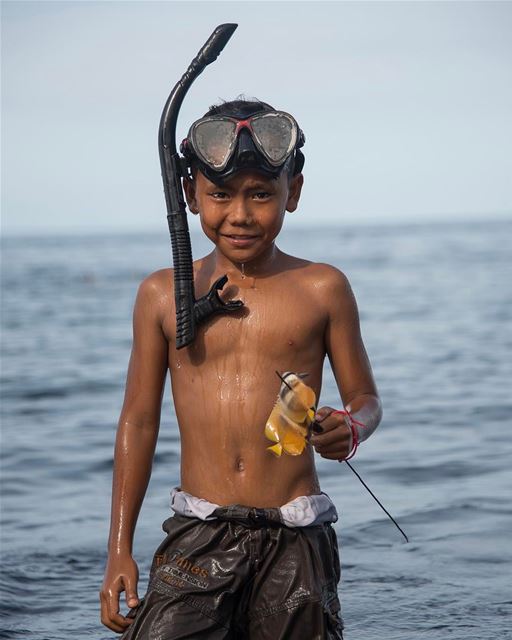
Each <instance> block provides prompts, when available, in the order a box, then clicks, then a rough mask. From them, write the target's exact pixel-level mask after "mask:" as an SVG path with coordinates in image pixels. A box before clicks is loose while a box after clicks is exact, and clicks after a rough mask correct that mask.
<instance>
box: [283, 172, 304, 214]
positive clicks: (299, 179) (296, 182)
mask: <svg viewBox="0 0 512 640" xmlns="http://www.w3.org/2000/svg"><path fill="white" fill-rule="evenodd" d="M303 184H304V176H303V175H302V173H299V174H297V175H296V176H293V178H292V179H291V180H290V184H289V187H288V200H287V201H286V211H289V212H290V213H292V212H293V211H295V209H296V208H297V206H298V204H299V200H300V193H301V191H302V185H303Z"/></svg>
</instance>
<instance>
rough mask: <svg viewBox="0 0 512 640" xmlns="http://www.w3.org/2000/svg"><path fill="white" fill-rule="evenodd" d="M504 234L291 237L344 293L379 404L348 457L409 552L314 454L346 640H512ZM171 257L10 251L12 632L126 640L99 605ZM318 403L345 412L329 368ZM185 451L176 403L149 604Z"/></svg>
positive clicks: (151, 520) (143, 557)
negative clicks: (127, 410)
mask: <svg viewBox="0 0 512 640" xmlns="http://www.w3.org/2000/svg"><path fill="white" fill-rule="evenodd" d="M511 237H512V223H510V222H487V221H481V222H480V223H471V224H437V225H426V224H425V225H410V226H405V225H396V226H382V227H339V228H333V229H323V230H314V229H307V230H304V229H294V228H293V225H292V224H289V225H288V229H286V230H285V231H284V232H283V235H282V238H281V242H280V245H281V248H282V249H283V250H285V251H289V252H291V253H296V254H297V255H300V256H304V257H308V258H310V259H311V260H316V261H324V262H328V263H331V264H334V265H336V266H338V267H340V268H341V269H342V270H343V271H344V272H345V273H346V274H347V275H348V277H349V279H350V281H351V283H352V286H353V289H354V292H355V294H356V297H357V300H358V303H359V309H360V316H361V327H362V332H363V337H364V340H365V344H366V347H367V350H368V353H369V355H370V359H371V362H372V365H373V370H374V374H375V378H376V380H377V383H378V387H379V390H380V393H381V395H382V399H383V404H384V409H385V417H384V420H383V423H382V425H381V426H380V427H379V429H378V431H377V432H376V433H375V435H374V436H373V437H372V438H371V439H370V440H369V441H368V442H366V443H364V444H363V445H362V446H361V447H360V449H359V452H358V454H357V457H356V458H355V459H354V460H353V463H354V467H355V468H356V469H357V470H358V472H359V473H361V474H362V475H363V477H364V478H365V480H366V481H367V482H368V483H369V485H370V486H371V488H372V489H373V490H374V492H375V493H376V494H377V495H378V496H379V498H380V499H381V500H382V501H383V502H384V504H385V505H386V507H387V508H388V509H389V510H390V511H391V512H392V514H393V515H394V516H395V518H396V519H397V520H398V521H399V523H400V525H401V526H402V527H403V528H404V529H405V531H406V533H407V534H408V536H409V539H410V542H409V543H408V544H406V543H405V542H404V540H403V539H402V537H401V535H400V533H399V532H398V531H397V529H396V528H395V527H394V526H393V525H392V523H391V522H390V521H389V520H388V519H387V518H386V516H385V515H384V514H383V513H382V511H380V509H379V508H378V506H377V505H376V504H375V502H374V501H373V500H372V498H371V497H370V496H369V495H368V494H367V493H366V491H365V490H364V488H363V487H362V486H361V485H360V483H359V482H358V480H357V479H356V478H355V476H354V475H353V474H352V473H351V471H350V469H349V468H348V467H347V466H346V465H344V464H339V463H337V462H332V461H328V460H323V459H321V458H318V468H319V474H320V479H321V483H322V488H323V489H324V491H326V492H327V493H329V494H330V495H331V496H332V498H333V499H334V501H335V503H336V505H337V507H338V509H339V512H340V520H339V521H338V523H337V524H336V531H337V533H338V536H339V540H340V546H341V555H342V566H343V569H342V573H343V575H342V583H341V585H340V595H341V600H342V604H343V616H344V619H345V624H346V638H347V640H377V639H384V640H411V639H414V638H429V639H432V640H438V639H439V640H441V639H445V638H450V639H453V640H459V639H460V640H462V639H464V640H470V639H474V640H477V639H478V640H485V639H489V640H490V639H493V640H495V639H503V638H512V632H511V628H512V618H511V611H512V578H511V565H510V559H511V551H510V548H511V539H512V515H511V498H512V480H511V479H512V471H511V460H512V457H511V454H512V444H511V434H512V424H511V422H512V420H511V418H512V399H511V389H512V384H511V382H512V356H511V347H512V333H511V327H512V286H511V283H512V265H511V260H510V258H511V252H510V239H511ZM205 250H208V247H207V246H206V245H205V241H204V240H202V239H201V238H194V254H195V255H196V256H199V255H201V254H202V253H203V252H204V251H205ZM169 263H170V250H169V246H168V240H167V238H166V234H165V232H164V231H162V233H161V234H159V235H158V234H157V235H133V236H120V235H117V236H114V235H112V236H101V237H100V236H89V237H69V238H12V239H5V240H4V242H3V269H2V289H3V293H2V326H3V329H2V360H1V365H2V372H1V373H2V454H1V455H2V458H1V465H2V466H1V473H2V560H3V569H2V583H3V584H2V586H3V593H2V595H1V601H0V605H1V608H2V616H3V618H2V621H1V623H0V626H1V628H2V631H1V632H0V637H2V638H13V639H15V638H23V639H24V640H69V639H70V638H80V639H82V638H95V639H96V640H100V639H102V640H103V639H107V638H113V637H115V634H113V633H110V632H109V631H108V630H106V629H105V628H103V627H102V626H101V624H100V621H99V604H98V591H99V588H100V584H101V581H102V573H103V568H104V563H105V557H106V541H107V535H108V520H109V510H110V487H111V473H112V449H113V442H114V435H115V425H116V421H117V417H118V414H119V410H120V408H121V404H122V400H123V390H124V382H125V376H126V366H127V363H128V357H129V352H130V344H131V310H132V306H133V301H134V296H135V293H136V290H137V285H138V283H139V282H140V281H141V280H142V279H143V278H144V277H145V276H146V275H147V274H148V273H150V272H151V271H152V270H154V269H157V268H160V267H165V266H167V265H168V264H169ZM304 304H305V305H307V304H310V302H309V301H308V300H304ZM321 403H322V404H327V405H332V406H340V401H339V397H338V393H337V390H336V386H335V383H334V380H333V378H332V376H331V375H330V374H329V373H328V368H327V367H326V378H325V384H324V389H323V393H322V398H321ZM179 453H180V444H179V439H178V433H177V428H176V421H175V416H174V413H173V408H172V401H171V398H170V396H169V391H168V389H167V391H166V398H165V404H164V410H163V420H162V426H161V431H160V439H159V443H158V449H157V453H156V457H155V463H154V470H153V476H152V479H151V483H150V486H149V489H148V494H147V497H146V500H145V503H144V506H143V509H142V512H141V515H140V519H139V525H138V528H137V534H136V543H135V549H134V554H135V557H136V559H137V561H138V563H139V566H140V571H141V579H140V588H139V593H140V594H143V592H144V587H145V584H146V582H147V575H148V568H149V563H150V559H151V555H152V553H153V551H154V549H155V548H156V546H157V545H158V543H159V542H160V541H161V539H162V537H163V534H162V532H161V530H160V524H161V522H162V521H163V520H164V519H165V518H166V517H167V516H168V514H169V506H168V502H169V495H168V493H169V489H170V488H171V487H172V486H174V485H175V484H176V483H177V482H178V477H179Z"/></svg>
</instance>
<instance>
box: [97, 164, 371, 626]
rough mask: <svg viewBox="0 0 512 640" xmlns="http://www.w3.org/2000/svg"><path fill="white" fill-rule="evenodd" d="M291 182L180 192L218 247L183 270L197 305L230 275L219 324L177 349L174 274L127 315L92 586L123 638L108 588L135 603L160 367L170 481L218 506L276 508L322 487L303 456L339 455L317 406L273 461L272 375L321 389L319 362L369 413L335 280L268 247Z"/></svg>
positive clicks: (358, 349) (344, 293)
mask: <svg viewBox="0 0 512 640" xmlns="http://www.w3.org/2000/svg"><path fill="white" fill-rule="evenodd" d="M301 186H302V176H296V177H295V178H293V179H292V180H291V181H289V180H288V177H287V176H286V175H281V177H280V178H279V179H278V180H271V179H267V178H264V176H262V175H261V174H259V173H257V172H246V171H244V172H240V173H237V174H235V176H234V177H233V178H232V179H231V180H229V181H228V183H227V184H226V185H223V186H222V187H219V186H217V185H215V184H214V183H211V182H210V181H208V180H207V179H206V178H205V177H204V176H203V175H202V174H200V173H198V174H197V176H196V179H195V181H194V182H193V183H192V182H188V183H186V184H185V190H186V195H187V200H188V203H189V208H190V210H191V211H192V212H193V213H197V214H199V215H200V218H201V225H202V228H203V231H204V233H205V234H206V235H207V236H208V237H209V238H210V240H212V242H213V243H214V245H215V248H214V250H213V251H212V253H210V254H209V255H208V256H206V257H205V258H203V259H201V260H198V261H196V262H195V263H194V272H195V289H196V297H199V296H201V295H203V294H205V293H206V292H207V291H208V290H209V288H210V286H211V284H212V283H213V282H214V280H216V279H217V278H218V277H220V276H221V275H223V274H224V273H226V274H227V275H228V277H229V282H228V285H227V286H226V287H225V291H224V292H223V294H222V295H223V297H225V298H226V299H235V298H236V299H241V300H243V302H244V307H243V309H241V310H239V311H237V312H235V313H234V314H231V315H224V316H216V317H214V318H212V319H211V320H210V321H209V322H207V323H206V324H205V325H203V326H202V327H200V328H199V330H198V335H197V337H196V340H195V342H194V343H193V344H192V345H190V346H189V347H187V348H185V349H181V350H180V351H177V350H176V347H175V306H174V292H173V288H172V271H171V270H170V269H164V270H162V271H158V272H156V273H154V274H152V275H151V276H149V277H148V278H147V279H146V280H145V281H144V282H143V283H142V284H141V286H140V289H139V292H138V295H137V300H136V303H135V309H134V340H133V348H132V354H131V359H130V365H129V371H128V378H127V384H126V395H125V401H124V405H123V410H122V413H121V417H120V421H119V428H118V433H117V439H116V450H115V470H114V485H113V497H112V522H111V532H110V539H109V559H108V564H107V570H106V573H105V580H104V584H103V589H102V592H101V600H102V621H103V622H104V624H106V625H107V626H109V627H110V628H111V629H113V630H115V631H122V630H123V629H124V628H125V627H126V626H127V624H129V621H128V620H127V619H126V618H125V617H123V616H122V615H121V614H119V612H118V609H119V593H120V591H123V590H125V591H126V597H127V602H128V604H129V606H133V605H134V604H135V603H136V602H137V596H136V583H137V567H136V564H135V562H134V561H133V559H132V557H131V549H132V540H133V532H134V529H135V523H136V520H137V515H138V512H139V509H140V506H141V503H142V500H143V497H144V493H145V490H146V486H147V482H148V480H149V475H150V471H151V463H152V458H153V453H154V448H155V444H156V439H157V435H158V427H159V421H160V409H161V399H162V392H163V386H164V382H165V376H166V373H167V371H170V375H171V384H172V392H173V398H174V405H175V411H176V416H177V419H178V424H179V429H180V437H181V487H182V489H184V490H185V491H188V492H190V493H192V494H193V495H195V496H199V497H201V498H205V499H207V500H210V501H211V502H214V503H217V504H221V505H226V504H232V503H239V504H245V505H251V506H255V507H276V506H280V505H283V504H285V503H286V502H288V501H290V500H292V499H293V498H295V497H297V496H299V495H307V494H314V493H318V492H319V491H320V488H319V484H318V479H317V475H316V472H315V466H314V449H316V451H317V452H318V453H319V454H320V455H322V456H323V457H325V458H330V459H332V460H339V459H342V458H344V457H346V455H347V454H348V452H349V450H350V446H351V434H350V430H349V429H348V427H347V426H346V424H345V422H344V420H343V418H342V416H339V415H330V414H331V412H332V409H331V408H330V407H323V408H321V409H319V411H318V414H319V420H320V421H321V424H322V426H323V428H324V433H323V434H321V435H318V436H315V437H314V438H313V439H312V441H311V442H312V444H313V445H314V446H308V447H307V449H306V451H305V452H304V453H303V454H302V455H301V456H287V455H284V456H283V457H281V458H276V457H274V456H273V455H272V454H271V453H270V452H269V451H268V450H267V447H268V446H269V444H270V443H269V442H268V441H267V440H266V438H265V436H264V427H265V422H266V419H267V418H268V416H269V414H270V412H271V410H272V407H273V405H274V403H275V400H276V397H277V393H278V390H279V386H280V380H279V379H278V377H277V376H276V375H275V373H274V372H275V371H276V370H278V371H281V372H284V371H295V372H308V373H309V378H308V380H307V382H308V384H309V385H310V386H312V387H313V388H314V390H315V392H316V394H317V397H319V395H320V387H321V376H322V367H323V361H324V358H325V356H326V355H327V356H328V357H329V359H330V361H331V365H332V368H333V371H334V374H335V377H336V380H337V382H338V386H339V389H340V395H341V398H342V400H343V403H344V405H345V406H346V405H347V404H349V403H350V406H351V409H352V410H353V411H358V410H363V411H364V410H368V411H373V412H374V413H375V411H376V410H377V411H380V402H379V399H378V395H377V391H376V388H375V384H374V381H373V377H372V373H371V369H370V365H369V362H368V358H367V356H366V352H365V349H364V345H363V343H362V340H361V336H360V331H359V320H358V314H357V307H356V303H355V300H354V297H353V295H352V292H351V289H350V286H349V284H348V281H347V279H346V278H345V276H344V275H343V274H342V273H340V272H339V271H338V270H336V269H335V268H333V267H331V266H329V265H325V264H314V263H311V262H308V261H306V260H302V259H299V258H295V257H293V256H290V255H286V254H284V253H283V252H281V251H280V250H279V249H278V248H277V247H276V245H275V243H274V241H275V238H276V237H277V235H278V234H279V231H280V230H281V226H282V224H283V220H284V216H285V211H294V210H295V209H296V207H297V203H298V200H299V197H300V190H301Z"/></svg>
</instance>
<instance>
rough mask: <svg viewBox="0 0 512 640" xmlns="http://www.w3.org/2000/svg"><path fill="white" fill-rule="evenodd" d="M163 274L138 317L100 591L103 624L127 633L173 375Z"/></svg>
mask: <svg viewBox="0 0 512 640" xmlns="http://www.w3.org/2000/svg"><path fill="white" fill-rule="evenodd" d="M162 300H165V296H162V295H161V292H160V290H159V278H158V274H153V276H150V277H149V278H147V279H146V280H145V281H144V282H143V283H142V284H141V286H140V288H139V292H138V294H137V299H136V301H135V308H134V314H133V346H132V353H131V357H130V364H129V367H128V376H127V381H126V392H125V398H124V403H123V409H122V412H121V416H120V419H119V426H118V430H117V436H116V444H115V452H114V477H113V487H112V513H111V523H110V536H109V541H108V559H107V566H106V569H105V578H104V581H103V586H102V590H101V592H100V600H101V620H102V622H103V624H105V625H106V626H107V627H109V628H110V629H112V630H113V631H117V632H122V631H123V630H124V629H125V628H126V627H127V626H128V625H129V624H130V620H129V619H127V618H126V617H124V616H122V615H121V614H120V613H119V595H120V593H121V592H122V591H125V592H126V601H127V604H128V606H130V607H133V606H136V604H137V603H138V597H137V581H138V569H137V565H136V564H135V561H134V560H133V558H132V555H131V554H132V543H133V534H134V531H135V524H136V522H137V517H138V515H139V511H140V507H141V505H142V501H143V498H144V495H145V492H146V488H147V485H148V482H149V478H150V475H151V466H152V462H153V454H154V451H155V446H156V440H157V436H158V429H159V425H160V410H161V404H162V394H163V389H164V382H165V374H166V370H167V348H168V347H167V340H166V338H165V336H164V334H163V332H162V317H163V315H162V314H163V310H162V308H161V307H162V306H163V305H162Z"/></svg>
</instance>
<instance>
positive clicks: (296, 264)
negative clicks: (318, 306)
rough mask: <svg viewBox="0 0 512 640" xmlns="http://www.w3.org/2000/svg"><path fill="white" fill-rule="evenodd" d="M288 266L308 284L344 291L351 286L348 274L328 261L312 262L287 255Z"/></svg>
mask: <svg viewBox="0 0 512 640" xmlns="http://www.w3.org/2000/svg"><path fill="white" fill-rule="evenodd" d="M286 258H287V260H288V265H287V266H288V268H290V269H291V270H293V271H295V272H296V275H297V277H298V278H300V279H302V280H303V281H304V283H305V284H306V285H311V286H314V287H315V288H317V289H318V288H322V289H324V288H326V289H337V290H339V291H344V290H347V289H349V288H350V284H349V281H348V278H347V276H346V275H345V274H344V273H343V271H340V270H339V269H338V268H337V267H334V266H333V265H332V264H327V263H326V262H312V261H311V260H305V259H303V258H297V257H295V256H290V255H287V256H286Z"/></svg>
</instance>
